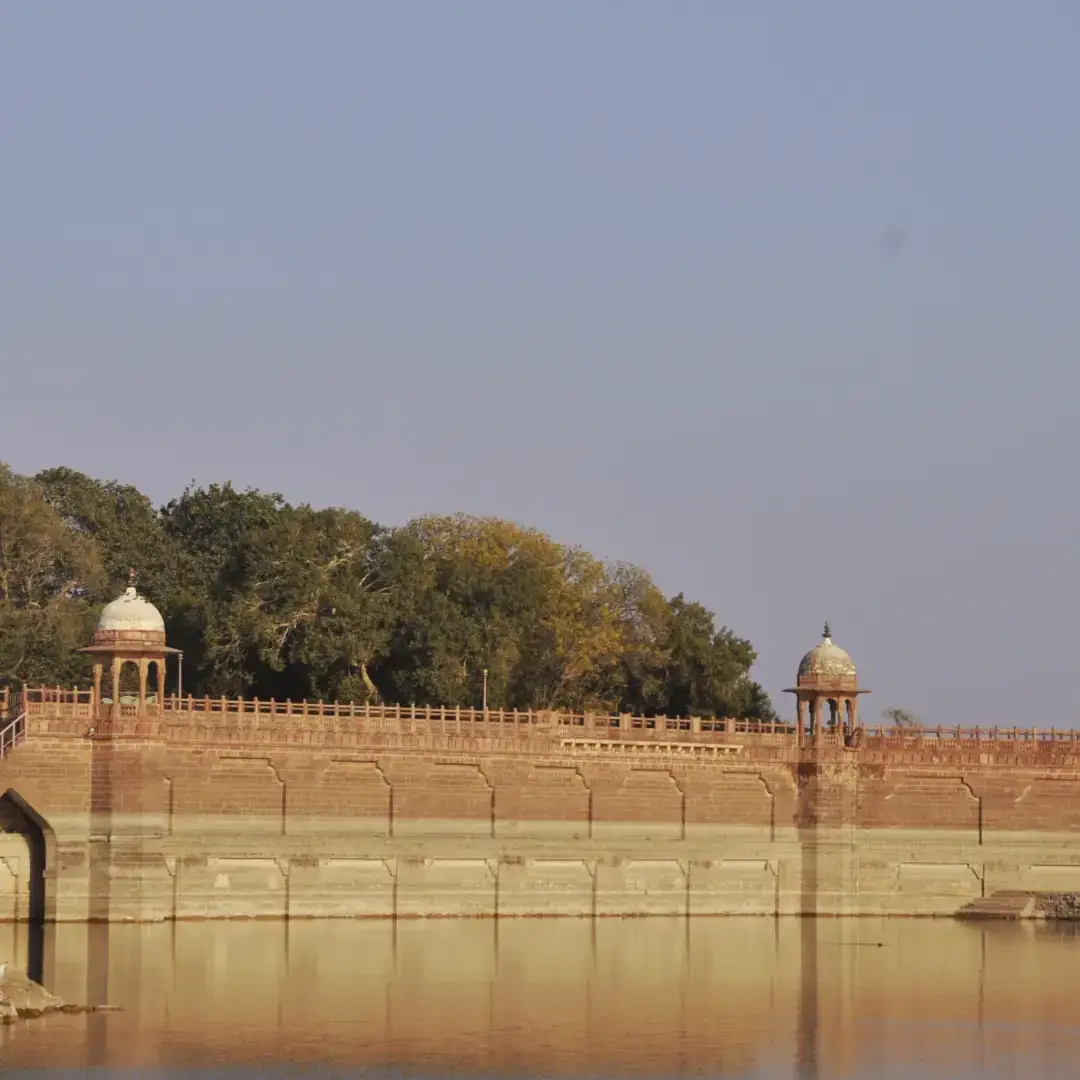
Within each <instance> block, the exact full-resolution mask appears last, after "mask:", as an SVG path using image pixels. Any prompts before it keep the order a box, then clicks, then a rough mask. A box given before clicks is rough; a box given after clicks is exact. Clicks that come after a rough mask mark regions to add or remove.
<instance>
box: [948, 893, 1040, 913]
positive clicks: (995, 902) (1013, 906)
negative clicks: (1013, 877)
mask: <svg viewBox="0 0 1080 1080" xmlns="http://www.w3.org/2000/svg"><path fill="white" fill-rule="evenodd" d="M1034 915H1035V894H1034V893H1030V892H1014V891H1012V890H1002V891H1001V892H996V893H992V894H991V895H990V896H981V897H979V899H978V900H972V901H971V902H970V903H968V904H965V905H964V906H963V907H962V908H961V909H960V910H959V911H958V912H957V917H958V918H961V919H1030V918H1032V917H1033V916H1034Z"/></svg>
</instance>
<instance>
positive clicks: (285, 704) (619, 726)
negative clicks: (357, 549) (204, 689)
mask: <svg viewBox="0 0 1080 1080" xmlns="http://www.w3.org/2000/svg"><path fill="white" fill-rule="evenodd" d="M0 706H2V707H3V711H2V712H0V717H6V718H7V717H12V716H14V715H15V714H16V712H20V713H21V712H25V713H26V714H27V715H28V716H31V717H32V716H35V715H42V716H60V717H87V718H92V717H97V716H102V715H108V714H110V713H113V712H114V710H113V706H112V704H111V703H110V702H98V703H97V704H96V705H95V702H94V693H93V691H92V690H80V689H78V688H77V687H72V688H71V689H67V688H65V687H59V686H58V687H34V688H27V689H24V690H22V691H21V692H14V693H11V694H8V692H6V691H5V692H3V696H2V697H0ZM115 713H116V714H119V715H120V716H124V717H136V716H139V715H146V716H150V717H155V716H157V717H165V718H171V719H174V720H181V719H183V718H191V719H193V720H196V719H197V720H198V721H199V722H202V723H210V724H215V723H217V724H222V723H232V722H246V721H248V720H251V721H254V722H259V721H261V720H266V719H269V720H271V721H279V722H282V723H289V722H291V721H293V722H297V723H303V722H304V721H305V720H317V721H341V720H349V721H363V722H366V723H363V724H361V726H362V727H368V728H369V729H374V730H377V731H394V730H401V731H416V730H417V729H418V728H424V727H427V728H431V729H433V730H457V731H473V732H477V731H479V730H481V729H483V730H488V731H492V732H494V731H496V730H497V731H499V732H500V733H502V734H510V733H513V732H517V733H520V734H528V733H530V732H535V731H537V730H540V729H543V730H549V731H553V732H559V733H561V734H564V735H567V736H572V735H574V734H575V733H587V734H588V735H589V736H590V737H602V738H605V739H613V740H617V739H637V740H641V739H646V740H663V739H676V740H678V739H687V738H689V739H694V740H700V741H721V740H725V739H729V738H731V737H732V736H738V737H743V738H747V737H751V738H754V739H755V741H756V740H758V739H761V738H764V740H765V741H766V742H769V741H772V740H773V739H775V740H776V741H777V742H781V743H782V742H785V741H788V740H790V739H793V738H794V737H795V728H794V725H792V724H789V723H784V722H779V721H777V722H770V721H759V720H750V719H745V718H734V717H726V718H717V717H666V716H634V715H630V714H627V713H587V712H586V713H572V712H560V711H558V710H537V709H520V710H519V709H509V710H508V709H488V710H484V709H475V708H460V707H442V706H429V705H366V704H352V703H349V702H331V703H327V702H318V701H276V700H274V699H270V700H265V699H259V698H220V697H218V698H212V697H194V696H192V695H186V696H184V697H182V698H180V697H177V696H176V695H172V696H169V697H166V698H165V699H164V700H163V701H161V702H160V703H159V702H157V701H156V700H155V699H150V700H148V701H147V702H146V703H145V704H144V705H142V706H140V705H139V703H138V702H137V701H123V700H122V701H121V702H120V703H119V704H118V705H117V706H116V709H115ZM828 737H829V742H830V744H831V743H832V742H840V741H842V740H841V739H840V737H839V734H838V733H837V732H835V731H830V732H829V733H828ZM983 742H990V743H1000V742H1009V743H1014V744H1015V743H1020V744H1029V745H1030V744H1043V743H1068V744H1078V743H1080V731H1078V730H1075V729H1072V728H1035V727H1028V728H1023V727H1013V728H1002V727H989V728H987V727H962V726H953V727H945V726H937V727H927V726H913V727H886V726H877V727H862V728H859V729H858V731H857V732H856V735H855V736H854V737H850V739H849V743H850V744H852V745H861V746H866V747H880V748H883V749H884V748H888V749H895V748H902V747H904V746H909V745H915V744H927V743H930V744H932V745H937V746H941V747H943V748H944V747H946V746H950V747H954V746H968V745H970V744H973V743H983Z"/></svg>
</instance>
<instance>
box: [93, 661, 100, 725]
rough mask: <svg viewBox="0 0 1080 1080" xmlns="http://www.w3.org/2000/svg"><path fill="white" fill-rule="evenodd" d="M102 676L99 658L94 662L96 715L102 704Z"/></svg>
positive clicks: (94, 711) (94, 709) (94, 713)
mask: <svg viewBox="0 0 1080 1080" xmlns="http://www.w3.org/2000/svg"><path fill="white" fill-rule="evenodd" d="M101 676H102V665H101V661H100V660H99V661H97V662H95V664H94V705H93V709H92V712H93V715H94V716H97V714H98V709H99V707H100V706H101Z"/></svg>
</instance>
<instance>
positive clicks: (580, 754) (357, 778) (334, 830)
mask: <svg viewBox="0 0 1080 1080" xmlns="http://www.w3.org/2000/svg"><path fill="white" fill-rule="evenodd" d="M94 726H95V731H94V733H93V734H88V724H87V722H86V720H85V719H82V718H80V717H77V716H72V715H65V714H64V710H63V709H57V710H54V711H53V713H52V714H50V713H49V712H48V710H43V711H41V712H40V713H39V714H30V715H28V717H27V730H26V735H25V738H24V739H23V740H22V742H21V743H20V744H19V745H18V746H16V747H15V749H14V750H12V751H10V752H9V753H8V754H7V755H6V756H5V757H4V758H2V759H0V796H2V797H0V919H23V918H27V917H28V916H29V915H30V914H31V913H32V912H33V911H34V910H35V904H36V905H37V906H38V907H39V908H40V909H41V911H42V913H44V914H45V915H46V916H47V917H48V918H50V919H55V920H62V921H63V920H81V919H87V918H89V919H108V920H124V919H167V918H180V919H183V918H206V917H227V916H241V917H252V916H264V917H283V916H289V917H293V918H297V917H323V916H339V917H353V916H393V915H398V916H420V915H638V914H685V913H691V914H735V913H758V914H774V913H783V914H797V913H829V914H871V913H878V914H879V913H891V914H947V913H951V912H954V911H956V910H957V909H958V908H960V907H961V906H962V905H964V904H965V903H967V902H969V901H970V900H972V899H975V898H978V897H980V896H983V895H989V894H991V893H993V892H995V891H999V890H1004V889H1046V890H1049V889H1055V890H1056V889H1063V890H1064V889H1080V844H1077V842H1076V841H1077V837H1078V831H1080V753H1078V750H1080V742H1074V741H1071V740H1068V739H1064V740H1062V739H1057V740H1037V739H1024V740H1021V739H1016V738H1000V739H992V740H986V741H979V740H971V739H947V738H935V739H926V738H914V737H913V738H906V739H901V738H897V737H892V738H877V739H875V738H869V739H867V740H865V741H864V743H863V744H862V745H860V746H858V747H857V748H852V747H845V746H844V745H843V744H842V742H840V741H836V740H832V741H826V742H825V743H823V744H821V745H818V746H816V747H815V746H800V745H799V742H798V740H797V739H795V738H794V737H793V736H787V735H757V734H751V733H745V734H743V735H741V736H740V735H727V736H724V737H722V738H721V737H720V736H715V737H713V736H710V737H708V738H706V737H705V736H701V737H700V738H698V739H697V740H695V739H694V738H693V737H690V736H685V737H683V741H679V740H678V739H677V738H676V739H674V740H672V739H664V738H653V739H647V738H643V737H637V736H639V735H640V733H634V732H631V733H629V736H628V737H627V738H623V739H620V738H614V737H611V738H607V739H602V740H601V739H596V738H591V739H575V738H566V737H564V736H565V735H566V732H565V731H563V730H560V729H559V728H558V727H547V728H535V729H530V730H528V731H526V732H524V733H521V732H517V731H515V732H511V733H507V732H505V731H501V730H499V731H478V730H477V728H476V726H475V725H472V726H471V727H470V728H469V730H467V731H464V730H463V729H462V726H461V725H452V726H451V727H449V728H448V727H447V725H440V727H439V728H438V730H433V729H432V728H431V727H430V725H429V726H427V727H425V726H424V725H417V724H410V723H407V722H403V723H400V724H396V725H391V724H384V723H381V722H380V723H375V722H371V721H362V720H348V719H335V720H327V719H326V718H325V717H321V718H310V719H301V718H298V717H295V716H292V717H287V718H285V717H265V716H253V717H242V718H238V717H233V718H228V717H222V716H218V717H215V718H208V717H207V716H205V715H201V714H197V713H191V714H185V713H178V714H172V715H169V714H166V716H165V717H131V718H124V719H120V720H115V721H113V722H112V723H108V722H105V723H100V722H99V723H96V724H95V725H94ZM4 793H6V794H4ZM35 853H36V854H35ZM42 875H43V877H42ZM35 890H36V893H35Z"/></svg>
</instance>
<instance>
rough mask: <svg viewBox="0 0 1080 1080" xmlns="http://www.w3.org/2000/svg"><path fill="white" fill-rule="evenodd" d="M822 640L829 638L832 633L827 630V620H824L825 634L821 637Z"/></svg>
mask: <svg viewBox="0 0 1080 1080" xmlns="http://www.w3.org/2000/svg"><path fill="white" fill-rule="evenodd" d="M821 636H822V637H823V638H831V637H832V631H831V630H830V629H829V620H828V619H826V620H825V632H824V633H823V634H822V635H821Z"/></svg>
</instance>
